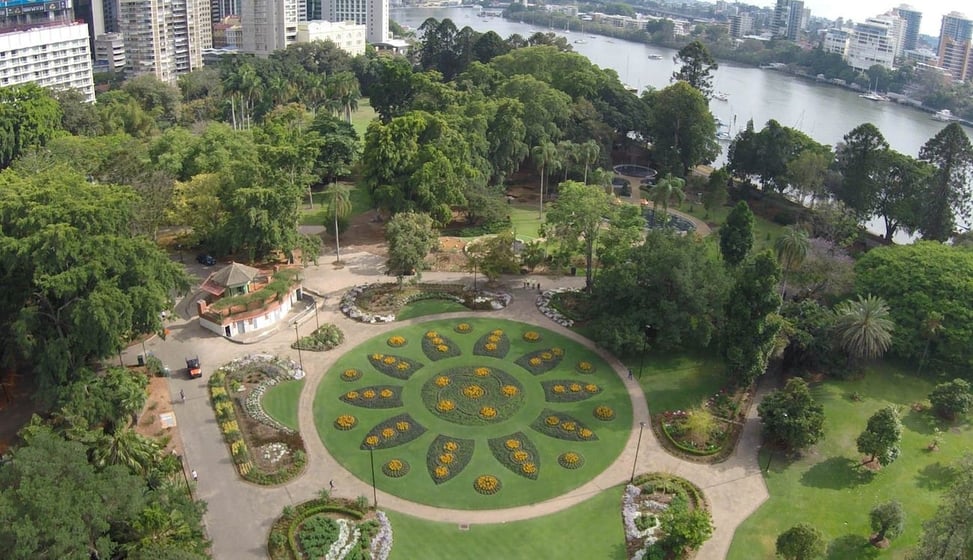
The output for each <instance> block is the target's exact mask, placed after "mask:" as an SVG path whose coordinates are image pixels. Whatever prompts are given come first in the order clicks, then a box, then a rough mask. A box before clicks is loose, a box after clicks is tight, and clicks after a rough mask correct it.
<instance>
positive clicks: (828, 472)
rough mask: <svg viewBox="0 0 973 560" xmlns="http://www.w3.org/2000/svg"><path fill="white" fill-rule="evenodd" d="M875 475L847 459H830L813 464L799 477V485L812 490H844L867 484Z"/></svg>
mask: <svg viewBox="0 0 973 560" xmlns="http://www.w3.org/2000/svg"><path fill="white" fill-rule="evenodd" d="M874 476H875V473H873V472H872V471H870V470H868V469H865V468H862V467H861V465H859V463H857V462H855V461H853V460H851V459H849V458H848V457H831V458H830V459H826V460H824V461H821V462H820V463H817V464H815V465H814V466H813V467H811V468H810V469H808V470H807V472H805V473H804V474H803V475H802V476H801V484H803V485H804V486H811V487H813V488H828V489H831V490H845V489H848V488H854V487H855V486H859V485H861V484H867V483H869V482H871V480H872V478H874Z"/></svg>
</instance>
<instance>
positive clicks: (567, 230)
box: [542, 181, 614, 290]
mask: <svg viewBox="0 0 973 560" xmlns="http://www.w3.org/2000/svg"><path fill="white" fill-rule="evenodd" d="M613 210H614V207H613V206H612V199H611V196H610V195H609V194H608V193H606V192H605V191H603V190H601V189H599V188H598V187H593V186H589V185H585V184H583V183H578V182H575V181H568V182H565V183H561V186H560V187H559V188H558V198H557V201H556V202H555V203H554V204H553V205H552V206H551V209H550V210H548V212H547V218H546V219H545V221H544V225H543V226H542V228H543V229H544V230H545V231H546V232H548V235H547V237H548V238H552V239H557V240H558V243H560V244H561V245H566V246H569V247H571V248H580V249H581V251H580V252H581V253H583V254H584V258H585V286H586V287H587V289H588V290H590V289H591V286H592V263H593V261H594V256H595V244H596V243H597V241H598V237H599V235H600V234H601V233H602V232H603V231H604V229H605V220H609V221H610V220H611V219H612V214H613Z"/></svg>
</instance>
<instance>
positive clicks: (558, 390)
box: [554, 384, 567, 394]
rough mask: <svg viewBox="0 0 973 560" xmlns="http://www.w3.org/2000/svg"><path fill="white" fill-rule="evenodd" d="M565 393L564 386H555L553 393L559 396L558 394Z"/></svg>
mask: <svg viewBox="0 0 973 560" xmlns="http://www.w3.org/2000/svg"><path fill="white" fill-rule="evenodd" d="M565 391H567V388H566V387H565V386H564V385H561V384H557V385H555V386H554V392H555V393H558V394H560V393H563V392H565Z"/></svg>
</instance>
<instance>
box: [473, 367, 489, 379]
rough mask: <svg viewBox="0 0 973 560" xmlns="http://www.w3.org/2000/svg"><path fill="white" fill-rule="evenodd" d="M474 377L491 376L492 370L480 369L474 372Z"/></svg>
mask: <svg viewBox="0 0 973 560" xmlns="http://www.w3.org/2000/svg"><path fill="white" fill-rule="evenodd" d="M473 375H475V376H477V377H486V376H488V375H490V368H485V367H478V368H476V369H474V370H473Z"/></svg>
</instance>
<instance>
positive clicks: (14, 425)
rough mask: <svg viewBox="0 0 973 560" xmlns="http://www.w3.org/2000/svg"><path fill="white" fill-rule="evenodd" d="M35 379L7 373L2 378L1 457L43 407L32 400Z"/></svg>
mask: <svg viewBox="0 0 973 560" xmlns="http://www.w3.org/2000/svg"><path fill="white" fill-rule="evenodd" d="M33 381H34V378H33V377H32V376H29V375H21V374H19V373H15V372H13V371H7V372H5V373H4V374H3V375H2V376H0V455H3V454H4V453H6V452H7V450H8V449H10V447H11V446H13V444H14V443H15V442H16V441H17V432H19V431H20V429H21V428H23V427H24V426H25V425H26V424H27V422H29V421H30V418H31V416H33V415H34V414H35V413H42V412H43V409H42V407H41V406H40V405H39V404H38V403H37V402H36V401H35V400H34V399H33V398H32V396H33V394H34V392H35V391H36V389H37V388H36V386H35V384H34V382H33Z"/></svg>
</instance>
